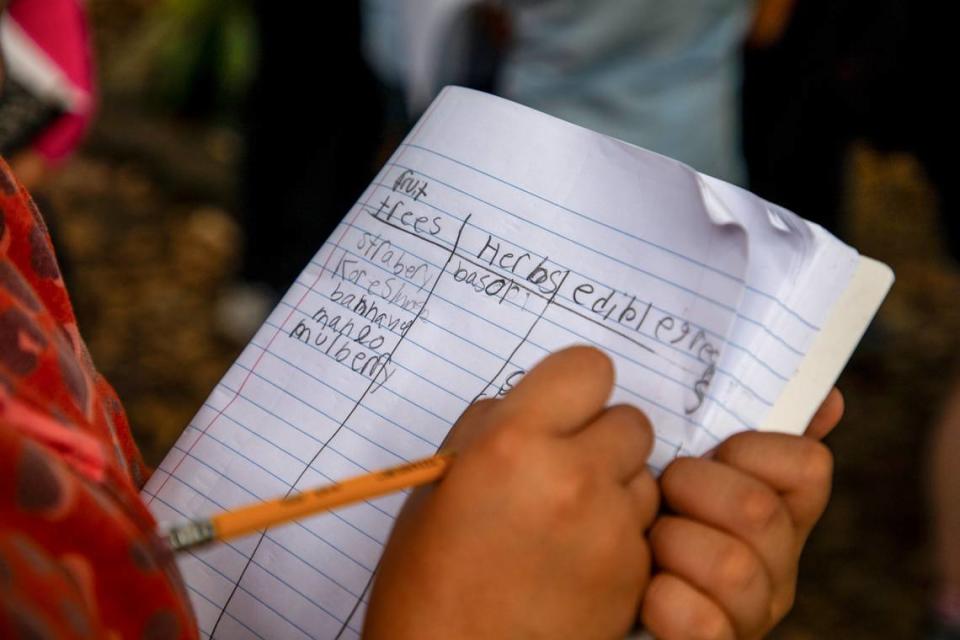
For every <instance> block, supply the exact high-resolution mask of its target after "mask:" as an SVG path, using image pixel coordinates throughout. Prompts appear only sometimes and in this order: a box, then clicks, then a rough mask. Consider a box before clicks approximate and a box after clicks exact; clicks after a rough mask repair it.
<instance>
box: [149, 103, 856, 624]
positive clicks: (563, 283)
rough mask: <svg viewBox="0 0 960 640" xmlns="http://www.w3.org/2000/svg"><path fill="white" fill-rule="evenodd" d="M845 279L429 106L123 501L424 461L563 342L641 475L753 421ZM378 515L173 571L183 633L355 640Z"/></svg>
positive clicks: (627, 151) (769, 213) (556, 140)
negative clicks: (195, 625) (606, 362)
mask: <svg viewBox="0 0 960 640" xmlns="http://www.w3.org/2000/svg"><path fill="white" fill-rule="evenodd" d="M318 215H323V213H321V212H318ZM282 250H283V248H282V247H277V251H282ZM858 261H859V256H858V255H857V253H856V252H855V251H854V250H852V249H851V248H849V247H847V246H846V245H844V244H842V243H840V242H839V241H838V240H836V239H835V238H833V237H832V236H830V235H829V234H827V233H826V232H824V231H823V230H822V229H820V228H819V227H816V226H814V225H811V224H809V223H806V222H805V221H803V220H801V219H799V218H797V217H796V216H794V215H793V214H791V213H789V212H787V211H785V210H783V209H780V208H778V207H776V206H774V205H771V204H769V203H767V202H764V201H762V200H760V199H758V198H756V197H754V196H752V195H750V194H749V193H747V192H745V191H742V190H740V189H738V188H736V187H733V186H730V185H727V184H724V183H722V182H719V181H717V180H714V179H711V178H708V177H706V176H702V175H700V174H698V173H696V172H695V171H693V170H691V169H690V168H688V167H686V166H685V165H682V164H680V163H678V162H675V161H673V160H670V159H667V158H665V157H662V156H659V155H656V154H653V153H650V152H647V151H644V150H642V149H638V148H636V147H634V146H631V145H628V144H625V143H622V142H619V141H616V140H613V139H610V138H607V137H604V136H600V135H598V134H595V133H593V132H590V131H588V130H585V129H582V128H579V127H576V126H574V125H571V124H568V123H565V122H562V121H560V120H557V119H555V118H551V117H549V116H545V115H543V114H540V113H537V112H535V111H532V110H530V109H527V108H525V107H521V106H519V105H516V104H513V103H511V102H508V101H505V100H502V99H499V98H495V97H492V96H488V95H485V94H481V93H477V92H473V91H469V90H465V89H457V88H448V89H446V90H445V91H444V92H443V93H442V94H441V95H440V96H439V97H438V98H437V100H436V101H435V102H434V103H433V104H432V106H431V107H430V109H429V110H428V111H427V113H426V114H425V115H424V116H423V118H422V119H421V121H420V122H419V123H418V125H417V126H416V127H415V128H414V130H413V131H412V132H411V133H410V135H409V136H408V137H407V139H406V140H405V141H404V143H403V144H402V145H401V146H400V147H399V148H398V150H397V151H396V153H395V154H394V155H393V157H392V158H391V159H390V160H389V162H387V163H386V165H385V166H384V167H383V169H382V170H381V171H380V173H379V175H378V176H377V177H376V179H375V180H374V182H373V183H372V184H371V185H370V186H369V187H368V188H367V190H366V191H365V192H364V193H363V195H362V196H361V198H360V200H359V201H358V202H357V204H356V205H355V206H354V207H353V208H352V209H351V210H350V211H349V212H348V213H347V214H346V217H345V218H344V220H343V222H342V223H341V225H340V226H339V228H338V229H337V230H336V232H335V233H334V234H333V236H332V237H331V238H330V239H329V240H328V241H327V242H326V243H325V244H324V245H323V246H322V248H321V249H320V250H319V252H318V253H317V254H316V256H315V257H314V258H313V259H312V260H311V262H310V264H309V265H307V267H306V268H305V269H304V271H303V273H301V274H300V276H299V277H298V278H297V280H296V282H295V283H294V284H293V285H292V286H291V288H290V290H289V291H288V292H287V294H286V295H285V296H284V298H283V301H282V302H281V303H280V304H279V306H277V308H276V309H275V310H274V311H273V312H272V313H271V314H270V316H269V318H268V319H267V321H266V322H265V324H264V325H263V326H262V327H261V328H260V330H259V331H258V332H257V334H256V336H255V337H254V339H253V340H252V342H251V343H250V344H249V345H248V346H247V347H246V349H245V350H244V351H243V353H242V355H241V356H240V357H239V358H238V360H237V361H236V363H235V364H234V365H233V366H232V367H231V368H230V370H229V371H228V372H227V374H226V375H225V376H224V378H223V380H222V381H221V382H220V383H219V384H218V385H217V387H216V388H215V389H214V390H213V392H212V393H211V395H210V397H209V399H208V400H207V401H206V403H205V404H204V405H203V407H202V408H201V410H200V411H199V412H198V413H197V415H196V417H195V418H194V419H193V421H192V422H191V423H190V425H189V426H188V427H187V428H186V430H185V431H184V433H183V435H182V436H181V438H180V439H179V440H178V441H177V443H176V445H175V446H174V449H173V450H172V451H171V453H170V454H169V455H168V456H167V458H166V459H165V460H164V462H163V464H162V465H161V466H160V468H159V469H158V470H157V471H156V473H155V474H154V476H153V477H152V478H151V480H150V482H149V483H148V484H147V486H146V489H145V491H144V498H145V500H146V501H147V502H148V503H149V505H150V507H151V508H152V509H153V511H154V513H155V514H156V515H157V517H158V519H159V520H160V521H166V522H174V521H182V520H184V519H186V518H190V517H195V516H200V515H208V514H212V513H214V512H217V511H220V510H223V509H230V508H233V507H236V506H239V505H241V504H246V503H249V502H251V501H252V500H256V499H266V498H271V497H275V496H278V495H283V494H286V493H290V492H296V491H299V490H302V489H305V488H309V487H314V486H317V485H320V484H324V483H328V482H331V481H334V480H338V479H341V478H344V477H347V476H351V475H356V474H358V473H363V472H365V471H370V470H375V469H378V468H381V467H387V466H391V465H395V464H398V463H400V462H401V461H404V460H410V459H413V458H418V457H422V456H427V455H430V454H432V453H433V452H434V451H435V450H436V449H437V447H438V445H439V444H440V443H441V441H442V440H443V438H444V436H445V435H446V433H447V431H448V429H449V428H450V426H451V425H452V424H453V422H454V421H455V420H456V419H457V417H458V416H459V415H460V414H461V412H462V411H463V410H464V409H465V408H466V407H467V406H468V405H469V404H470V403H471V402H472V401H474V400H475V399H477V398H480V397H494V396H497V395H499V394H503V393H506V392H507V391H508V390H509V389H510V388H511V387H512V386H513V385H514V384H516V382H517V380H518V379H519V378H520V377H521V376H522V375H523V374H524V372H525V371H527V370H528V369H529V368H530V367H531V366H533V365H534V364H535V363H536V362H537V361H539V360H540V359H541V358H543V357H544V356H545V355H546V354H547V353H549V352H551V351H555V350H557V349H560V348H562V347H565V346H568V345H571V344H582V343H587V344H594V345H597V346H599V347H601V348H602V349H604V350H605V351H606V352H607V353H608V354H609V355H610V356H611V357H612V358H613V360H614V361H615V364H616V371H617V381H616V389H615V393H614V397H613V399H612V402H626V403H630V404H634V405H636V406H638V407H640V408H642V409H643V410H644V411H645V412H646V413H647V414H648V415H649V417H650V419H651V421H652V422H653V424H654V425H655V427H656V446H655V449H654V452H653V455H652V458H651V461H650V464H651V466H652V467H653V468H654V469H655V470H659V469H662V468H663V466H664V465H666V464H667V463H668V462H669V461H670V460H671V459H672V458H674V457H675V456H677V455H679V454H699V453H702V452H704V451H707V450H709V449H710V448H712V447H713V446H715V445H716V444H717V443H719V442H720V441H721V440H722V439H724V438H725V437H727V436H728V435H730V434H732V433H736V432H738V431H742V430H745V429H757V428H760V427H761V426H762V425H764V421H765V418H766V417H767V415H768V414H769V413H770V411H771V408H772V407H773V406H774V404H775V403H776V402H777V399H778V397H779V396H780V394H781V393H782V392H783V390H784V388H785V386H786V385H787V383H788V381H789V380H791V378H792V377H793V376H794V373H795V372H796V371H797V368H798V366H799V365H800V363H801V362H802V361H803V359H804V356H805V354H806V352H807V351H808V349H809V348H810V347H811V345H812V344H813V343H814V341H815V339H816V338H817V336H818V334H819V333H820V327H821V326H822V325H823V323H824V322H826V320H827V318H828V316H829V314H830V311H831V308H832V306H833V304H834V302H835V301H836V300H837V299H838V297H839V296H840V295H841V293H842V292H843V291H844V289H845V288H846V287H847V285H848V283H849V282H850V279H851V277H852V275H853V273H854V272H855V269H856V268H857V265H858ZM855 340H856V338H854V342H855ZM558 401H562V400H558ZM814 406H815V405H814ZM810 410H811V411H812V408H811V409H810ZM404 497H405V496H404V495H402V494H400V495H393V496H388V497H384V498H380V499H376V500H371V501H369V502H366V503H362V504H358V505H354V506H351V507H348V508H344V509H341V510H339V511H337V512H334V513H329V514H325V515H322V516H318V517H314V518H310V519H307V520H304V521H302V522H297V523H293V524H289V525H285V526H282V527H277V528H274V529H270V530H268V531H266V532H263V533H260V534H257V535H252V536H248V537H247V538H244V539H240V540H237V541H234V542H231V543H228V544H221V545H218V546H216V547H215V548H211V549H209V550H205V551H202V552H197V553H190V554H184V555H183V556H182V557H181V558H180V566H181V569H182V571H183V574H184V576H185V578H186V580H187V583H188V587H189V589H190V594H191V597H192V600H193V603H194V607H195V610H196V612H197V615H198V617H199V624H200V628H201V630H202V632H203V634H204V635H205V637H218V638H356V637H359V634H360V631H361V629H362V624H363V616H364V611H365V600H366V597H367V595H368V591H369V586H370V583H371V578H372V576H373V573H374V571H375V569H376V566H377V562H378V558H379V556H380V553H381V550H382V548H383V544H384V542H385V540H386V539H387V536H388V534H389V532H390V528H391V526H392V522H393V518H394V515H395V514H396V513H397V511H398V509H399V508H400V506H401V504H402V502H403V499H404Z"/></svg>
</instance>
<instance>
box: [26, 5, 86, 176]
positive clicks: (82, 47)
mask: <svg viewBox="0 0 960 640" xmlns="http://www.w3.org/2000/svg"><path fill="white" fill-rule="evenodd" d="M8 13H9V15H10V17H11V18H12V19H13V20H14V22H16V23H17V25H18V26H19V27H20V28H21V29H22V30H23V32H24V33H25V35H26V36H27V37H29V38H30V40H32V41H33V42H34V44H36V46H37V47H38V48H39V49H40V50H42V51H43V53H45V54H46V56H47V57H48V58H49V59H50V61H51V62H53V63H54V64H55V65H56V66H57V67H58V68H59V69H60V70H61V72H62V73H63V75H64V77H65V78H66V79H67V80H68V81H69V82H70V84H71V85H72V86H73V88H74V89H75V90H77V92H78V93H79V94H81V95H85V96H86V99H85V100H82V101H80V104H77V105H75V106H74V107H73V109H72V110H71V111H70V112H68V113H65V114H64V115H63V116H61V117H60V118H58V119H57V120H56V121H55V122H54V123H53V124H52V125H50V126H49V127H48V128H47V129H46V130H45V131H44V132H43V133H41V134H40V135H39V136H38V137H37V139H36V140H35V141H34V144H33V148H34V149H35V150H36V151H37V152H38V153H40V154H41V155H42V156H43V157H44V158H46V159H47V160H48V161H49V162H51V163H57V162H59V161H61V160H63V159H65V158H66V157H67V156H68V155H69V154H70V152H71V151H73V150H74V149H75V148H76V147H77V145H78V144H79V143H80V141H81V140H82V139H83V136H84V134H85V133H86V131H87V129H88V128H89V125H90V121H91V119H92V117H93V111H94V66H93V52H92V49H91V44H90V31H89V26H88V24H87V16H86V10H85V8H84V6H83V3H82V2H80V0H11V2H10V6H9V8H8Z"/></svg>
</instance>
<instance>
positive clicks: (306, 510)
mask: <svg viewBox="0 0 960 640" xmlns="http://www.w3.org/2000/svg"><path fill="white" fill-rule="evenodd" d="M453 458H454V453H453V452H451V451H441V452H440V453H438V454H437V455H435V456H432V457H430V458H423V459H422V460H415V461H413V462H408V463H406V464H402V465H400V466H397V467H392V468H390V469H383V470H381V471H374V472H373V473H369V474H367V475H363V476H356V477H354V478H350V479H348V480H344V481H343V482H335V483H334V484H330V485H326V486H323V487H317V488H316V489H310V490H308V491H304V492H302V493H294V494H291V495H289V496H286V497H284V498H277V499H275V500H267V501H265V502H258V503H256V504H251V505H247V506H245V507H240V508H239V509H234V510H233V511H225V512H223V513H221V514H218V515H215V516H213V517H211V518H207V519H203V520H192V521H190V522H188V523H187V524H183V525H179V526H175V527H172V528H171V529H169V530H168V531H167V533H166V538H167V541H168V543H169V544H170V548H171V549H173V550H174V551H182V550H184V549H191V548H194V547H199V546H202V545H205V544H209V543H211V542H215V541H218V540H228V539H230V538H235V537H237V536H242V535H245V534H247V533H252V532H254V531H257V530H259V529H265V528H267V527H272V526H274V525H278V524H283V523H285V522H290V521H291V520H296V519H298V518H303V517H306V516H310V515H314V514H317V513H321V512H323V511H329V510H330V509H334V508H336V507H342V506H344V505H347V504H351V503H353V502H359V501H361V500H368V499H370V498H376V497H377V496H382V495H385V494H387V493H393V492H394V491H399V490H401V489H406V488H408V487H416V486H419V485H422V484H427V483H430V482H434V481H435V480H439V479H440V478H442V477H443V475H444V474H445V473H446V472H447V469H449V468H450V463H451V462H452V461H453Z"/></svg>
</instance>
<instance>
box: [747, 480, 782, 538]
mask: <svg viewBox="0 0 960 640" xmlns="http://www.w3.org/2000/svg"><path fill="white" fill-rule="evenodd" d="M739 502H740V515H741V517H742V518H743V522H744V524H745V525H746V526H747V527H749V528H750V529H751V530H753V531H763V530H765V529H767V528H768V527H769V526H770V524H771V523H772V522H773V520H774V519H775V518H776V517H777V514H778V513H779V511H780V507H781V504H780V498H779V496H777V494H775V493H774V492H773V491H771V490H770V489H768V488H767V487H765V486H756V487H751V488H749V489H746V490H744V491H743V492H742V494H741V496H740V501H739Z"/></svg>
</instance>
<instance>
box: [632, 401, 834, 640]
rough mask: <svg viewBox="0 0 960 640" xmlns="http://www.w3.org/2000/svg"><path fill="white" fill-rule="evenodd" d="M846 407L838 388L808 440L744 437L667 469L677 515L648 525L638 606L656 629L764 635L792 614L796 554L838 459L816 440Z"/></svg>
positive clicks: (664, 481)
mask: <svg viewBox="0 0 960 640" xmlns="http://www.w3.org/2000/svg"><path fill="white" fill-rule="evenodd" d="M842 413H843V399H842V397H841V396H840V393H839V392H838V391H837V390H836V389H834V390H833V391H832V392H831V394H830V395H829V396H828V397H827V400H826V401H825V402H824V404H823V406H822V407H821V408H820V411H819V412H818V414H817V416H815V417H814V419H813V421H812V422H811V424H810V426H809V427H808V429H807V434H808V436H807V437H800V436H789V435H784V434H776V433H742V434H739V435H736V436H733V437H732V438H730V439H729V440H727V441H726V442H724V443H723V444H721V445H720V447H719V448H718V449H717V450H716V452H715V455H714V456H713V458H712V459H695V458H680V459H677V460H675V461H674V462H673V463H672V464H671V465H670V466H669V467H667V469H666V471H665V472H664V474H663V476H662V478H661V481H660V483H661V490H662V492H663V500H664V502H665V503H666V505H667V506H668V507H669V508H670V509H671V510H672V512H673V513H674V515H666V516H662V517H660V518H658V519H657V522H656V523H655V524H654V526H653V529H652V530H651V533H650V544H651V547H652V549H653V557H654V564H655V565H656V566H657V567H658V573H656V574H655V575H654V577H653V579H652V580H651V582H650V587H649V589H648V591H647V595H646V597H645V599H644V602H643V609H642V620H643V624H644V626H645V627H646V628H647V629H648V630H649V631H650V632H651V633H653V635H655V636H656V637H657V638H661V639H663V640H672V639H673V638H711V639H720V638H723V639H727V638H759V637H762V636H763V635H764V634H765V633H766V632H768V631H769V630H770V629H771V628H772V627H773V626H774V625H775V624H776V623H777V622H779V621H780V619H781V618H783V616H784V615H785V614H786V613H787V611H789V610H790V608H791V606H792V605H793V597H794V590H795V587H796V578H797V563H798V561H799V559H800V552H801V550H802V548H803V544H804V542H805V541H806V539H807V535H808V534H809V533H810V530H811V529H812V528H813V525H814V524H815V523H816V521H817V519H819V517H820V515H821V513H823V509H824V507H825V506H826V504H827V498H828V497H829V494H830V478H831V474H832V463H833V459H832V457H831V455H830V452H829V450H828V449H827V448H826V447H825V446H823V445H822V444H820V442H818V441H817V440H816V438H820V437H823V436H824V435H826V433H827V432H829V431H830V429H832V428H833V427H834V426H835V425H836V424H837V422H838V421H839V420H840V416H841V414H842Z"/></svg>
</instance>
